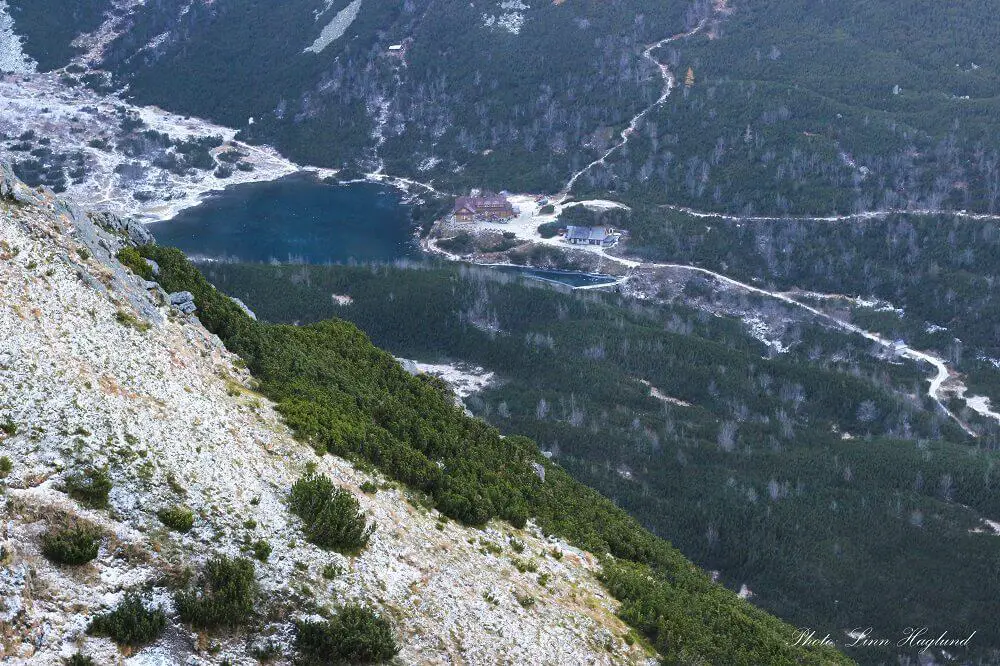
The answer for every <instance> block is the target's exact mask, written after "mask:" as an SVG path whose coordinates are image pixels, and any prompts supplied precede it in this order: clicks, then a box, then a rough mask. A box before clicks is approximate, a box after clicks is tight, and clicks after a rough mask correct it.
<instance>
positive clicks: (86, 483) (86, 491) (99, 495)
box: [66, 467, 111, 509]
mask: <svg viewBox="0 0 1000 666" xmlns="http://www.w3.org/2000/svg"><path fill="white" fill-rule="evenodd" d="M66 493H67V494H68V495H69V496H70V497H72V498H73V499H75V500H76V501H78V502H80V503H81V504H84V505H85V506H89V507H91V508H93V509H104V508H106V507H107V506H108V495H109V494H110V493H111V477H109V476H108V470H107V469H104V468H97V467H90V468H88V469H86V470H84V471H83V472H77V473H75V474H71V475H69V476H68V477H66Z"/></svg>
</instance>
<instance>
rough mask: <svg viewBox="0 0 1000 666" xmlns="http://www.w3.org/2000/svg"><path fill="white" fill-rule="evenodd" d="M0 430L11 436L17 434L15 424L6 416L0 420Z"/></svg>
mask: <svg viewBox="0 0 1000 666" xmlns="http://www.w3.org/2000/svg"><path fill="white" fill-rule="evenodd" d="M0 432H2V433H3V434H5V435H7V436H9V437H13V436H14V435H16V434H17V424H16V423H14V422H13V421H11V420H10V418H9V417H8V418H6V419H4V420H3V421H0Z"/></svg>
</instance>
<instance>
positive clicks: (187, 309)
mask: <svg viewBox="0 0 1000 666" xmlns="http://www.w3.org/2000/svg"><path fill="white" fill-rule="evenodd" d="M170 304H171V305H172V306H174V307H175V308H177V309H178V310H180V311H181V312H183V313H184V314H191V313H193V312H194V311H195V310H197V309H198V306H196V305H195V304H194V295H193V294H192V293H191V292H190V291H175V292H174V293H172V294H170Z"/></svg>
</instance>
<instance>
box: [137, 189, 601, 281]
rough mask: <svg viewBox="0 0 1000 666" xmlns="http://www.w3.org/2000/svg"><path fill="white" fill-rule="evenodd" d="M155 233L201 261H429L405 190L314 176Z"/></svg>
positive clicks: (584, 277) (537, 275)
mask: <svg viewBox="0 0 1000 666" xmlns="http://www.w3.org/2000/svg"><path fill="white" fill-rule="evenodd" d="M148 228H149V230H150V231H151V232H152V233H153V236H155V237H156V242H157V243H159V244H161V245H169V246H172V247H176V248H179V249H181V250H182V251H183V252H184V253H185V254H187V255H188V256H189V257H191V258H192V259H195V260H217V261H233V262H247V263H261V262H279V263H308V264H337V263H349V262H362V263H363V262H378V263H382V262H392V261H396V260H398V259H404V258H406V259H420V258H421V256H422V255H421V252H420V248H419V246H418V245H417V243H416V242H415V241H414V237H413V231H414V228H413V224H412V222H411V220H410V209H409V207H408V206H407V205H405V204H403V203H402V199H401V196H400V193H399V191H398V190H395V189H393V188H391V187H388V186H384V185H379V184H376V183H351V184H349V185H330V184H328V183H324V182H322V181H321V180H318V179H317V178H315V177H314V176H312V175H311V174H293V175H291V176H287V177H285V178H282V179H280V180H275V181H271V182H264V183H248V184H245V185H235V186H233V187H230V188H228V189H226V190H223V191H222V192H218V193H215V194H212V195H211V196H210V197H208V198H207V199H206V200H205V201H204V202H203V203H201V204H199V205H198V206H194V207H193V208H187V209H185V210H183V211H181V213H179V214H178V215H177V216H176V217H174V218H173V219H172V220H169V221H167V222H156V223H154V224H150V225H148ZM495 270H500V271H504V272H512V273H518V274H521V275H523V276H525V277H528V278H532V279H536V280H544V281H547V282H560V283H562V284H567V285H569V286H573V287H578V286H585V285H592V284H598V283H601V282H610V281H612V280H613V278H608V277H606V276H597V275H588V274H585V273H574V272H564V271H551V270H542V269H534V268H517V267H512V266H498V267H495Z"/></svg>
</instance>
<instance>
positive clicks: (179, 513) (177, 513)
mask: <svg viewBox="0 0 1000 666" xmlns="http://www.w3.org/2000/svg"><path fill="white" fill-rule="evenodd" d="M156 517H157V518H159V519H160V522H161V523H163V524H164V525H166V526H167V527H169V528H170V529H172V530H177V531H178V532H187V531H189V530H190V529H191V527H192V526H194V512H193V511H192V510H191V509H189V508H187V507H186V506H180V505H177V506H169V507H166V508H164V509H160V510H159V511H157V512H156Z"/></svg>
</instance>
